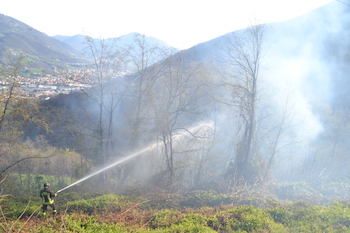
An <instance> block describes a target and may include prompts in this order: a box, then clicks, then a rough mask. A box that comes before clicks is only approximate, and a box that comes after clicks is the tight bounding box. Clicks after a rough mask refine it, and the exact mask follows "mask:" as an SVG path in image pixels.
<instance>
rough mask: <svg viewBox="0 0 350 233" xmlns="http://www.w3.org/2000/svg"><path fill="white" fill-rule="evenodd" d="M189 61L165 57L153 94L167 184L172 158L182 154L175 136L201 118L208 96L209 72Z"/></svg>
mask: <svg viewBox="0 0 350 233" xmlns="http://www.w3.org/2000/svg"><path fill="white" fill-rule="evenodd" d="M191 59H192V57H191V55H190V54H186V55H185V56H184V55H182V54H178V55H176V56H170V57H168V58H167V59H166V60H165V61H164V62H165V67H164V70H163V73H162V76H161V78H160V79H159V81H158V83H157V85H155V86H154V88H155V89H154V90H153V93H154V94H153V95H152V98H153V99H152V101H153V102H152V104H153V107H154V113H155V126H156V129H157V132H160V141H161V142H162V144H163V148H164V151H163V154H164V158H165V164H166V174H167V184H168V185H172V184H173V182H174V178H175V172H176V166H175V165H176V163H175V161H176V158H175V155H176V154H179V153H180V151H181V150H180V148H179V147H176V146H175V144H174V137H175V136H176V134H177V133H178V131H179V129H182V130H183V129H185V130H186V129H187V130H188V129H189V128H190V126H191V125H193V124H196V123H197V122H198V121H200V120H201V119H203V116H204V115H203V114H204V111H205V110H206V107H205V106H207V103H208V102H207V101H208V93H210V84H209V80H210V72H209V71H208V70H206V69H205V68H204V67H203V64H201V63H196V62H193V61H191ZM183 150H186V148H184V149H183ZM183 152H184V151H182V152H181V153H183Z"/></svg>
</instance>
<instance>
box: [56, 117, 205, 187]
mask: <svg viewBox="0 0 350 233" xmlns="http://www.w3.org/2000/svg"><path fill="white" fill-rule="evenodd" d="M204 126H206V127H209V128H212V125H211V124H208V123H201V124H199V125H197V126H194V127H191V128H190V129H188V130H183V131H181V132H180V133H179V134H178V135H175V137H174V138H173V140H180V139H182V138H183V137H184V136H185V135H186V134H192V132H191V131H196V130H198V129H200V128H202V127H204ZM157 145H158V143H157V142H156V143H153V144H151V145H149V146H147V147H145V148H144V149H142V150H140V151H137V152H135V153H134V154H131V155H129V156H127V157H125V158H123V159H121V160H118V161H117V162H114V163H112V164H110V165H108V166H107V167H104V168H102V169H100V170H98V171H96V172H94V173H92V174H91V175H88V176H86V177H84V178H82V179H80V180H78V181H76V182H74V183H72V184H70V185H68V186H66V187H65V188H63V189H60V190H58V191H57V192H56V193H60V192H62V191H63V190H66V189H68V188H70V187H72V186H74V185H76V184H79V183H81V182H83V181H84V180H87V179H89V178H91V177H93V176H95V175H97V174H99V173H101V172H103V171H105V170H107V169H110V168H112V167H114V166H116V165H118V164H121V163H123V162H125V161H127V160H129V159H132V158H134V157H136V156H139V155H141V154H143V153H144V152H146V151H148V150H151V149H153V148H154V147H156V146H157Z"/></svg>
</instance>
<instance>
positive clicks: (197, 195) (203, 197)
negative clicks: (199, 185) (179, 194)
mask: <svg viewBox="0 0 350 233" xmlns="http://www.w3.org/2000/svg"><path fill="white" fill-rule="evenodd" d="M230 203H232V199H231V197H230V196H229V195H226V194H218V193H217V192H215V191H213V190H209V191H194V192H192V193H190V194H189V195H188V197H187V198H186V200H184V201H183V202H182V203H181V205H182V206H186V207H202V206H219V205H227V204H230Z"/></svg>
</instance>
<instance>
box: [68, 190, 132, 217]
mask: <svg viewBox="0 0 350 233" xmlns="http://www.w3.org/2000/svg"><path fill="white" fill-rule="evenodd" d="M128 204H129V201H128V200H127V199H126V198H124V197H122V196H117V195H113V194H109V195H103V196H100V197H96V198H89V199H86V200H84V199H82V200H76V201H72V202H68V206H69V210H68V211H69V212H70V213H71V212H83V213H85V214H90V215H91V214H93V213H103V212H119V211H120V210H121V209H122V208H123V207H125V206H127V205H128Z"/></svg>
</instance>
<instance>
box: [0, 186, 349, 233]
mask: <svg viewBox="0 0 350 233" xmlns="http://www.w3.org/2000/svg"><path fill="white" fill-rule="evenodd" d="M164 195H165V196H164ZM171 196H173V198H171ZM164 199H166V200H168V201H169V202H172V205H173V206H174V207H173V208H169V206H168V205H167V204H166V203H164V202H162V201H163V200H164ZM198 199H201V200H200V203H201V204H200V205H198V203H199V202H198V201H197V203H193V205H189V206H184V204H185V203H188V204H189V203H192V202H196V201H194V200H198ZM219 199H220V200H221V201H222V202H223V203H225V202H227V203H226V204H221V205H214V203H217V202H218V200H219ZM253 199H254V198H252V199H251V200H250V202H251V204H248V203H247V204H245V205H240V204H238V203H237V202H238V201H239V200H238V199H237V197H235V196H230V195H227V196H225V197H223V196H222V195H221V194H217V193H215V192H214V191H202V192H196V193H192V194H191V195H177V196H175V197H174V194H173V193H172V194H170V193H163V194H162V195H160V194H159V193H158V194H153V196H152V195H150V196H134V195H128V196H124V195H115V194H96V193H95V194H92V193H89V194H79V193H75V192H71V193H63V194H62V195H59V196H58V197H57V201H56V203H57V205H58V210H59V213H58V215H57V216H55V217H51V216H49V217H43V216H41V214H40V206H41V203H40V200H39V198H38V197H31V200H30V201H28V199H27V198H15V197H12V196H2V197H1V223H0V226H1V228H0V229H1V230H2V231H3V232H97V231H100V232H350V203H349V202H333V203H331V204H329V205H327V206H319V205H312V204H310V203H308V202H306V201H301V200H300V201H294V202H279V201H277V200H275V199H264V200H263V202H264V206H263V207H257V206H255V205H253V204H252V203H253V202H254V200H253ZM228 200H230V203H229V204H228V202H229V201H228ZM255 201H259V202H261V201H262V199H259V200H255ZM247 202H249V200H248V201H247ZM190 206H196V207H190Z"/></svg>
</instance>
